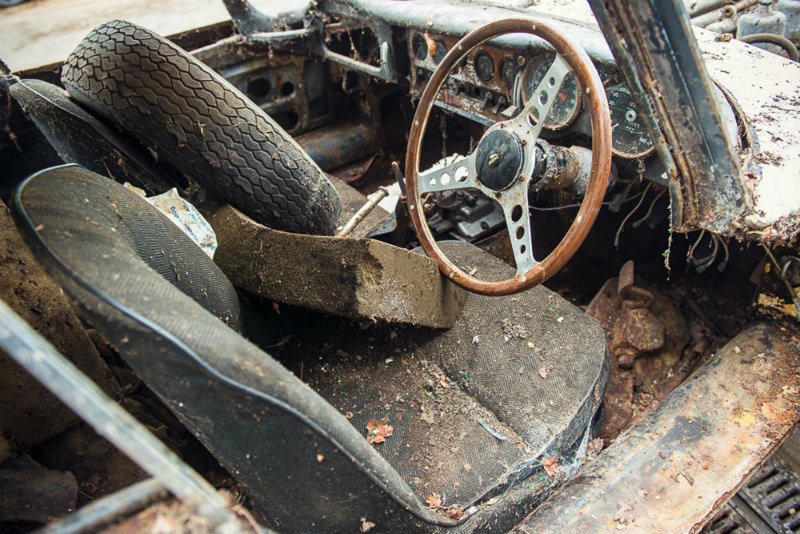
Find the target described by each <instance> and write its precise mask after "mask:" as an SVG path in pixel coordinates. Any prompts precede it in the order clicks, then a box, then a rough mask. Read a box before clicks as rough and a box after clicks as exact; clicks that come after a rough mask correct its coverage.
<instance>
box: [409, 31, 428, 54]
mask: <svg viewBox="0 0 800 534" xmlns="http://www.w3.org/2000/svg"><path fill="white" fill-rule="evenodd" d="M412 45H413V47H414V55H415V56H417V59H419V60H420V61H421V60H423V59H425V58H426V57H428V43H426V42H425V38H424V37H423V36H422V35H420V34H416V35H415V36H414V41H413V43H412Z"/></svg>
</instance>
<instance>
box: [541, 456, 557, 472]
mask: <svg viewBox="0 0 800 534" xmlns="http://www.w3.org/2000/svg"><path fill="white" fill-rule="evenodd" d="M542 466H544V470H545V472H546V473H547V474H548V475H549V476H553V475H555V474H556V470H557V469H558V457H557V456H553V457H552V458H548V457H547V456H545V457H543V458H542Z"/></svg>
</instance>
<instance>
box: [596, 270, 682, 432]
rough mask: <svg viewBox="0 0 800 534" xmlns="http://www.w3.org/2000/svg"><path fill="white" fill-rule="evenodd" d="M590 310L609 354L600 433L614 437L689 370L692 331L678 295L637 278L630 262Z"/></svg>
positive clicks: (652, 405)
mask: <svg viewBox="0 0 800 534" xmlns="http://www.w3.org/2000/svg"><path fill="white" fill-rule="evenodd" d="M586 312H587V313H588V314H589V315H591V316H592V317H594V318H595V319H597V320H598V321H599V322H600V324H601V325H602V326H603V330H604V331H605V332H606V338H607V340H608V346H609V349H610V352H611V354H610V358H611V370H612V372H611V375H612V376H611V381H610V383H609V386H608V390H607V392H606V397H605V402H606V407H607V410H606V415H605V417H604V418H603V422H602V424H601V426H600V430H599V432H598V434H599V436H601V437H603V438H605V439H614V438H615V437H616V436H617V435H618V434H619V433H620V432H621V431H622V430H623V429H624V428H626V427H627V426H628V425H629V424H632V423H633V422H634V421H635V420H637V419H638V418H640V417H642V416H643V415H644V414H646V413H648V412H649V411H650V410H651V409H652V408H653V407H655V406H656V405H657V404H658V403H659V402H660V401H661V400H663V399H664V398H665V397H666V396H667V395H668V394H669V393H670V392H671V391H672V390H673V389H674V388H675V387H677V386H678V384H680V382H682V381H683V379H684V378H685V377H686V376H688V373H690V372H691V370H692V369H691V368H686V366H683V365H682V363H683V359H682V358H683V354H684V348H685V347H686V346H687V344H688V343H689V339H690V336H689V329H688V327H687V324H686V320H685V319H684V317H683V315H682V314H681V312H680V307H679V304H678V303H677V302H675V300H674V299H672V298H671V297H669V296H667V295H666V294H664V293H663V292H661V291H660V290H658V288H656V287H655V286H653V285H652V284H648V283H646V282H643V281H642V280H640V279H637V278H636V277H635V276H634V268H633V263H632V262H628V263H626V264H625V265H624V266H623V267H622V269H621V270H620V276H619V277H617V278H612V279H611V280H609V281H608V282H606V284H605V285H604V286H603V288H602V289H601V290H600V292H599V293H598V294H597V296H596V297H595V298H594V299H593V300H592V302H591V303H590V304H589V307H588V309H587V310H586Z"/></svg>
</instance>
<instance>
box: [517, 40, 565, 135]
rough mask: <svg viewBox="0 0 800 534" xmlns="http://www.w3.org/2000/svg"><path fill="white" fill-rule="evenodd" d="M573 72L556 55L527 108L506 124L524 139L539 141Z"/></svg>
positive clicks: (560, 57) (562, 58) (558, 55)
mask: <svg viewBox="0 0 800 534" xmlns="http://www.w3.org/2000/svg"><path fill="white" fill-rule="evenodd" d="M571 71H572V69H570V66H569V63H567V61H566V60H565V59H564V57H563V56H562V55H561V54H556V56H555V58H554V59H553V63H551V64H550V68H549V69H547V73H546V74H545V75H544V78H542V81H541V82H540V83H539V85H538V86H537V87H536V90H535V91H534V92H533V93H532V94H531V96H530V97H529V98H528V101H527V103H526V104H525V107H524V108H523V109H522V111H521V112H520V113H519V114H518V115H517V116H516V117H514V118H513V119H510V120H508V121H506V124H508V125H509V127H510V128H511V129H513V130H514V131H515V132H516V134H517V135H519V136H520V137H522V138H524V139H532V140H533V141H535V140H536V139H538V138H539V134H540V133H541V131H542V128H543V127H544V123H545V120H546V119H547V115H548V114H549V113H550V110H551V109H552V107H553V104H554V103H555V101H556V97H557V96H558V92H559V91H560V90H561V85H562V84H563V83H564V79H565V78H566V77H567V75H568V74H569V73H570V72H571ZM531 145H533V143H531Z"/></svg>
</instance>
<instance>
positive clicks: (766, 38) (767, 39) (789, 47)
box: [737, 33, 800, 61]
mask: <svg viewBox="0 0 800 534" xmlns="http://www.w3.org/2000/svg"><path fill="white" fill-rule="evenodd" d="M737 39H739V40H740V41H742V42H743V43H747V44H755V43H769V44H774V45H776V46H779V47H781V48H783V50H784V51H785V52H786V54H787V55H788V56H789V59H791V60H792V61H800V53H798V51H797V47H796V46H795V45H794V43H793V42H791V41H790V40H789V39H787V38H786V37H784V36H783V35H778V34H775V33H752V34H750V35H744V36H742V37H737Z"/></svg>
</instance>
